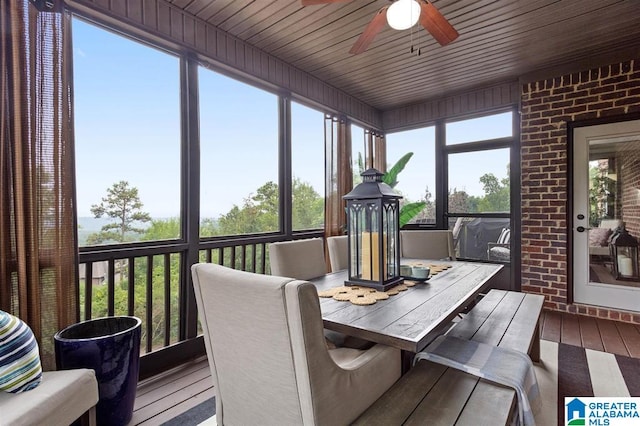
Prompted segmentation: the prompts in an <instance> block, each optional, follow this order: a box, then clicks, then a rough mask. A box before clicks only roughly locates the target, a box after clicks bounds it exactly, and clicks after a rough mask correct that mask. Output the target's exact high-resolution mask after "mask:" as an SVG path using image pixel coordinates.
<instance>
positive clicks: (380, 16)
mask: <svg viewBox="0 0 640 426" xmlns="http://www.w3.org/2000/svg"><path fill="white" fill-rule="evenodd" d="M387 9H388V6H385V7H383V8H382V9H380V10H379V11H378V13H376V16H374V17H373V19H372V20H371V22H369V25H367V28H365V29H364V31H363V32H362V34H360V37H358V40H356V42H355V43H354V44H353V47H352V48H351V50H349V53H353V54H354V55H357V54H359V53H362V52H364V51H365V50H367V47H369V45H370V44H371V42H372V41H373V39H374V37H375V36H376V35H377V34H378V33H379V32H380V30H381V29H382V27H384V25H385V24H386V22H387Z"/></svg>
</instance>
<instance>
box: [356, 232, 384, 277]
mask: <svg viewBox="0 0 640 426" xmlns="http://www.w3.org/2000/svg"><path fill="white" fill-rule="evenodd" d="M378 238H380V237H379V234H378V233H377V232H363V233H362V244H361V246H362V258H361V262H362V278H363V279H365V280H374V281H378V280H380V245H379V243H378ZM383 250H384V251H385V253H384V256H385V258H384V259H383V262H384V263H383V265H384V272H383V274H384V275H385V276H386V275H387V261H386V250H387V247H386V241H384V248H383Z"/></svg>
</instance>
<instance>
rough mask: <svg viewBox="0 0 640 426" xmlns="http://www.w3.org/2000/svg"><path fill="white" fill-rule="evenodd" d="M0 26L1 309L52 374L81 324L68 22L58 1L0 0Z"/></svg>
mask: <svg viewBox="0 0 640 426" xmlns="http://www.w3.org/2000/svg"><path fill="white" fill-rule="evenodd" d="M0 23H1V24H2V25H1V26H0V27H1V28H2V32H1V33H0V59H1V64H2V67H1V72H2V76H1V77H0V96H1V97H2V103H1V105H0V200H1V202H2V204H1V208H0V274H1V275H0V309H2V310H5V311H8V312H11V313H13V314H14V315H16V316H19V317H20V318H22V319H23V320H24V321H25V322H27V323H28V324H29V326H30V327H31V328H32V329H33V331H34V333H35V335H36V337H37V339H38V343H39V345H40V354H41V356H42V363H43V367H44V369H45V370H50V369H53V368H54V365H55V363H54V353H53V335H54V334H55V332H56V331H57V330H59V329H61V328H63V327H65V326H67V325H69V324H71V323H73V322H75V321H77V318H78V293H77V289H78V283H77V280H78V278H77V252H78V248H77V240H76V232H75V222H76V219H75V206H74V193H75V189H74V159H73V137H72V136H73V135H72V125H71V123H72V117H71V93H70V91H71V88H70V84H69V83H70V77H71V48H70V28H69V27H70V18H69V17H68V16H65V15H64V13H63V4H62V1H60V0H55V1H36V0H34V1H33V3H32V2H30V1H27V0H0Z"/></svg>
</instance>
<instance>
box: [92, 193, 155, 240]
mask: <svg viewBox="0 0 640 426" xmlns="http://www.w3.org/2000/svg"><path fill="white" fill-rule="evenodd" d="M142 207H143V204H142V201H140V197H139V196H138V188H135V187H129V182H126V181H120V182H116V183H114V184H113V185H112V186H111V187H110V188H108V189H107V196H106V197H103V198H102V202H101V203H100V204H94V205H92V206H91V213H93V215H94V216H95V217H96V218H100V217H103V216H107V217H109V218H111V219H114V220H115V222H112V223H109V224H107V225H104V226H103V227H102V228H101V230H100V232H97V233H94V234H91V235H90V236H89V237H88V238H87V243H88V244H100V243H103V242H105V241H117V242H124V241H126V239H127V234H131V233H134V234H141V233H143V232H144V229H142V228H138V227H136V226H134V225H135V223H140V222H142V223H144V222H150V221H151V216H149V213H145V212H143V211H142V210H141V209H142Z"/></svg>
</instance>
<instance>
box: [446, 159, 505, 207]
mask: <svg viewBox="0 0 640 426" xmlns="http://www.w3.org/2000/svg"><path fill="white" fill-rule="evenodd" d="M509 151H510V150H509V148H503V149H492V150H489V151H473V152H464V153H459V154H450V155H449V213H479V212H481V213H495V212H502V213H509V210H510V204H509V197H510V192H509V191H510V185H509V154H510V152H509Z"/></svg>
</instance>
